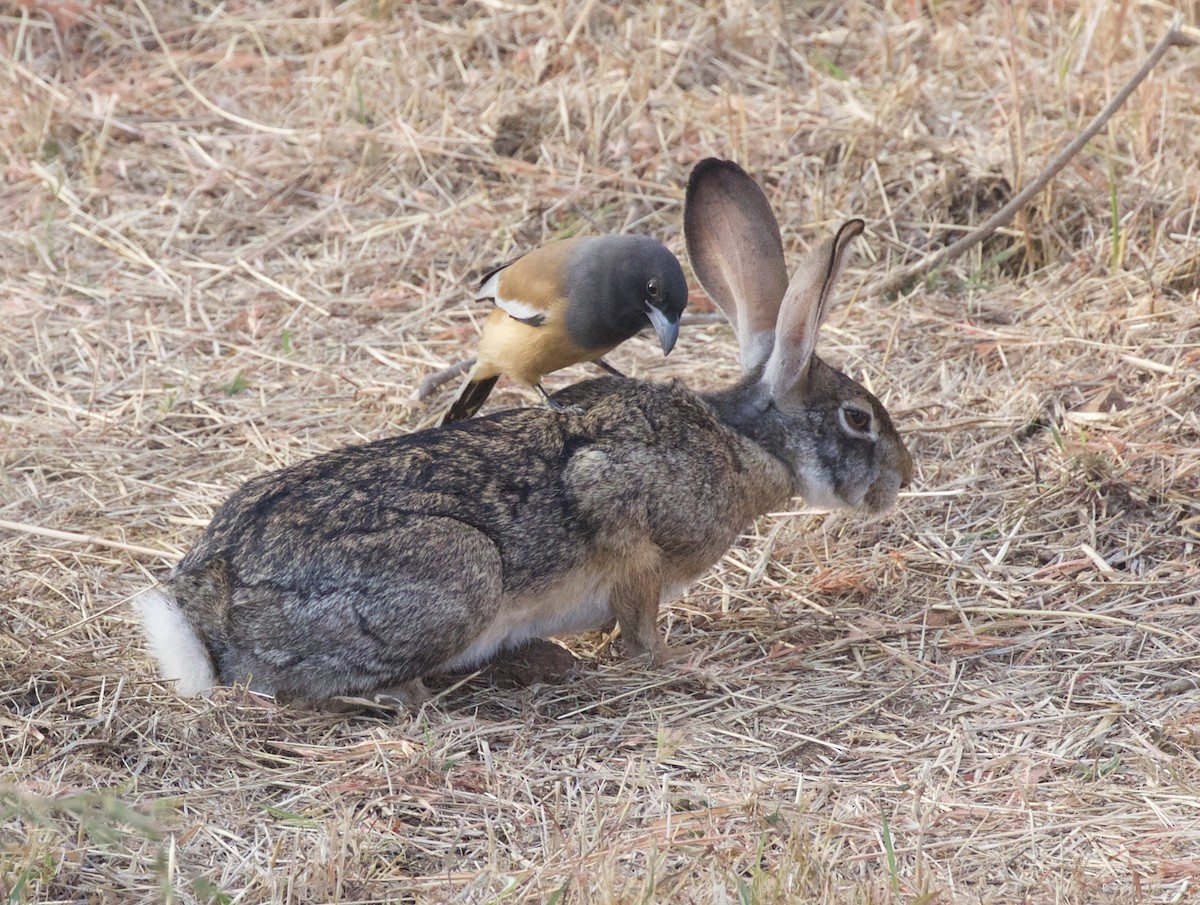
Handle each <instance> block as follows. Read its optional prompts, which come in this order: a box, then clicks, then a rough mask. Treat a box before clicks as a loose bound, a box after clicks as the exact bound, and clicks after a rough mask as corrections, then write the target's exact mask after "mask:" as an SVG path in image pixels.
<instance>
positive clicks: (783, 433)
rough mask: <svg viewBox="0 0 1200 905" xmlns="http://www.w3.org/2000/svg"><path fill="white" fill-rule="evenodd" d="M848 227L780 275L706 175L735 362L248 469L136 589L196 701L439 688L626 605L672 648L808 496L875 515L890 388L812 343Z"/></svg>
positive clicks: (769, 252) (632, 620) (709, 272)
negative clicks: (674, 632) (695, 387)
mask: <svg viewBox="0 0 1200 905" xmlns="http://www.w3.org/2000/svg"><path fill="white" fill-rule="evenodd" d="M862 228H863V227H862V222H861V221H859V220H852V221H850V222H848V223H846V224H845V225H844V226H842V227H841V228H840V229H839V230H838V231H837V234H836V235H835V236H834V237H833V238H832V239H830V240H828V241H826V242H825V243H824V244H822V245H821V246H820V247H819V248H818V249H817V250H816V251H815V252H814V253H813V254H812V256H811V257H810V258H809V259H808V261H807V262H806V263H805V264H803V265H802V266H801V267H800V269H799V270H798V271H797V272H796V274H795V276H794V277H793V278H792V279H791V280H790V281H789V280H788V277H787V271H786V269H785V265H784V257H783V247H782V243H781V241H780V235H779V227H778V225H777V223H776V221H775V217H774V216H773V214H772V213H771V209H770V206H769V205H768V203H767V200H766V198H765V196H764V195H763V193H762V191H761V190H760V189H759V187H758V186H757V185H756V184H755V182H754V181H753V180H752V179H751V178H750V177H749V176H748V175H747V174H746V173H745V172H744V171H743V170H742V169H741V168H740V167H738V166H737V165H736V164H734V163H732V162H729V161H722V160H715V159H708V160H704V161H702V162H701V163H699V164H698V165H697V166H696V167H695V169H694V171H693V172H692V175H691V179H690V181H689V184H688V189H687V201H686V208H685V235H686V239H687V247H688V251H689V254H690V255H691V259H692V264H693V266H694V268H695V270H696V273H697V275H698V276H699V278H700V282H701V283H702V284H703V286H704V287H705V289H706V290H707V291H708V294H709V295H710V296H711V297H712V298H713V300H714V301H715V302H716V303H717V304H718V305H719V306H720V307H721V309H722V310H723V311H724V312H725V313H726V315H727V316H728V317H729V319H730V320H731V321H732V322H733V324H734V327H735V330H736V333H737V338H738V344H739V347H740V352H741V366H742V377H741V379H740V380H739V381H738V382H737V383H735V384H734V385H732V386H729V387H726V388H724V389H720V390H717V391H716V392H711V393H705V394H700V393H696V392H694V391H692V390H691V389H689V388H688V387H686V386H684V385H683V384H682V383H679V382H672V383H666V384H655V383H645V382H641V381H637V380H628V379H622V378H614V377H603V378H599V379H596V380H591V381H588V382H584V383H580V384H575V385H573V386H571V387H568V388H567V389H565V390H563V391H562V392H560V393H558V394H557V396H556V398H557V399H558V401H559V402H561V403H563V404H564V405H565V406H568V407H567V408H564V409H563V410H562V411H553V410H551V409H549V408H546V407H541V406H539V407H534V408H522V409H514V410H509V411H503V412H499V413H497V414H494V415H491V416H487V417H482V418H477V419H474V420H470V421H463V422H459V423H456V424H452V425H449V426H446V427H439V428H433V429H430V430H426V431H421V432H418V433H414V434H410V435H407V436H402V437H395V438H391V439H387V440H380V441H377V442H374V443H368V444H366V445H363V446H355V447H350V448H346V449H340V450H336V451H334V452H330V453H327V454H325V455H321V456H318V457H316V458H314V459H310V460H308V461H305V462H301V463H299V464H297V465H293V466H291V467H288V468H284V469H281V470H279V471H275V472H272V473H269V474H266V475H264V476H262V477H259V478H255V479H254V480H251V481H249V482H247V483H246V484H245V485H244V486H243V487H242V488H241V489H239V490H238V491H237V492H236V493H234V494H233V496H231V497H230V498H229V500H228V501H227V502H226V503H225V504H224V505H223V506H222V507H221V508H220V509H219V510H218V511H217V513H216V515H215V516H214V518H213V520H212V522H211V524H209V526H208V528H207V529H206V530H205V531H204V533H203V534H202V535H201V536H200V538H199V540H197V542H196V544H195V546H194V547H192V549H191V551H190V552H189V553H188V554H187V556H186V557H185V558H184V559H183V560H182V561H181V562H180V563H179V565H178V566H177V567H176V569H175V570H174V572H173V573H172V574H171V576H170V577H169V578H168V579H167V580H166V581H165V582H164V583H163V584H162V585H161V586H160V587H157V588H154V589H151V590H150V591H147V592H146V593H145V594H144V595H143V596H142V597H141V599H140V605H139V609H140V613H141V618H142V621H143V625H144V628H145V631H146V634H147V635H148V638H149V642H150V645H151V647H152V649H153V651H154V653H155V654H156V656H157V658H158V661H159V663H160V666H161V671H162V675H163V676H164V677H165V678H167V679H173V680H175V682H176V685H177V688H178V690H179V691H180V692H181V693H184V694H195V693H202V692H205V691H206V690H208V689H210V688H212V687H213V686H214V685H216V684H218V683H234V682H246V683H248V684H249V687H250V688H251V689H253V690H255V691H258V692H263V693H267V694H271V695H275V696H276V697H277V698H279V699H281V700H290V701H293V702H304V703H318V702H321V701H323V700H325V699H329V698H332V697H335V696H345V695H352V696H378V695H383V694H387V695H392V696H396V697H400V698H401V699H404V700H409V701H417V700H420V699H422V698H423V697H424V694H425V692H424V686H423V685H422V683H421V680H422V678H423V677H426V676H430V675H434V674H437V673H441V672H444V671H448V670H455V669H460V668H464V667H471V666H473V665H476V664H481V663H483V662H484V661H486V660H488V659H489V658H491V657H492V656H493V655H495V654H497V653H499V652H501V651H504V650H506V649H508V648H512V647H515V646H517V645H519V644H522V643H523V642H525V641H527V640H529V639H533V638H545V637H548V636H553V635H562V634H568V633H571V632H578V631H582V630H585V629H590V628H594V627H599V626H603V625H605V624H608V623H609V622H611V620H613V619H614V618H615V619H616V621H617V623H618V624H619V625H620V629H621V636H622V638H623V639H624V644H625V647H626V650H627V652H628V653H629V654H630V655H634V656H645V657H648V658H649V660H650V661H651V662H652V663H661V662H663V661H665V660H667V659H668V658H670V657H671V656H672V654H673V651H672V649H671V648H670V647H669V646H668V645H667V643H666V642H665V641H664V639H663V638H662V637H661V635H660V633H659V631H658V629H657V626H656V619H657V615H658V610H659V604H660V602H661V601H663V600H665V599H670V596H671V595H673V594H675V593H676V591H677V590H678V589H680V588H682V587H683V586H685V585H686V584H687V583H688V582H690V581H691V580H693V579H694V578H696V577H697V576H698V575H700V574H701V573H702V572H704V571H705V570H706V569H708V568H709V567H710V566H712V565H713V564H714V563H715V562H716V561H717V560H718V559H719V558H720V557H721V555H722V554H723V553H724V552H725V551H726V550H727V549H728V548H729V546H730V545H731V544H732V543H733V542H734V540H735V539H736V538H737V537H738V535H739V534H741V533H742V532H743V531H744V530H745V529H746V527H747V526H748V525H749V524H750V523H751V522H752V521H753V520H754V519H755V518H756V517H758V516H759V515H762V514H763V513H766V512H768V511H770V510H773V509H778V508H780V507H782V506H784V505H785V504H786V503H787V502H788V500H790V499H791V498H792V497H794V496H797V495H799V496H802V497H804V498H805V500H807V501H808V502H809V503H811V504H814V505H818V506H824V507H843V508H850V509H861V510H865V511H867V512H880V511H883V510H886V509H888V508H889V507H891V506H892V505H893V504H894V503H895V501H896V497H897V493H898V491H899V490H900V488H902V487H904V486H905V485H906V484H908V482H909V480H910V478H911V474H912V459H911V458H910V456H909V453H908V451H907V449H905V446H904V443H903V442H902V441H901V439H900V437H899V436H898V435H897V433H896V429H895V428H894V427H893V425H892V420H891V418H889V417H888V413H887V412H886V411H885V410H884V408H883V406H882V405H881V404H880V402H879V400H878V399H876V398H875V397H874V396H872V395H871V394H870V393H869V392H867V390H865V389H864V388H863V387H862V386H860V385H859V384H858V383H856V382H855V381H853V380H851V379H850V378H849V377H847V376H846V375H845V374H843V373H842V372H840V371H838V370H836V369H834V368H833V367H831V366H830V365H828V364H826V363H825V362H824V361H822V360H821V359H820V358H819V357H818V356H817V355H816V351H815V349H816V344H817V334H818V332H819V330H820V327H821V323H822V321H823V320H824V318H825V315H826V312H827V310H828V307H829V304H830V300H831V297H832V294H833V288H834V285H835V282H836V280H837V276H838V272H839V270H840V269H841V265H842V261H843V258H844V257H845V254H846V249H847V247H848V245H849V244H850V241H851V240H852V239H853V238H854V237H855V236H857V235H859V233H860V232H861V231H862Z"/></svg>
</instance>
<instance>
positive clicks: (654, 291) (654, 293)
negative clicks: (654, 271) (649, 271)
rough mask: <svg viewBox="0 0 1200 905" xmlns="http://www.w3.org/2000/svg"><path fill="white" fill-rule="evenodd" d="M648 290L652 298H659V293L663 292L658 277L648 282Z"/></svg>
mask: <svg viewBox="0 0 1200 905" xmlns="http://www.w3.org/2000/svg"><path fill="white" fill-rule="evenodd" d="M646 292H648V293H649V294H650V298H652V299H656V298H658V294H659V293H660V292H662V289H660V288H659V285H658V280H657V279H654V280H651V281H650V282H649V283H647V284H646Z"/></svg>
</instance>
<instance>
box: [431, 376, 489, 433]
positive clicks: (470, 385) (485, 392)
mask: <svg viewBox="0 0 1200 905" xmlns="http://www.w3.org/2000/svg"><path fill="white" fill-rule="evenodd" d="M499 379H500V375H498V374H497V375H495V376H494V377H480V378H475V377H468V378H467V382H466V383H464V384H463V385H462V389H460V390H459V391H458V396H457V397H456V398H455V400H454V403H453V404H452V405H451V406H450V408H449V409H447V410H446V414H444V415H442V420H441V421H439V422H438V424H439V425H441V424H453V423H454V422H455V421H462V420H463V419H464V418H470V417H471V416H472V415H474V414H475V413H476V412H477V411H479V409H480V407H481V406H482V405H483V403H484V402H486V401H487V398H488V396H489V395H490V394H491V392H492V387H494V386H495V385H496V381H497V380H499Z"/></svg>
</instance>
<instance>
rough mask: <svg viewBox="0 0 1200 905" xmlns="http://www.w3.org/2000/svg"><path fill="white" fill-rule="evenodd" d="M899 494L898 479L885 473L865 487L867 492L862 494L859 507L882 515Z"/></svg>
mask: <svg viewBox="0 0 1200 905" xmlns="http://www.w3.org/2000/svg"><path fill="white" fill-rule="evenodd" d="M899 496H900V481H899V479H897V478H893V477H891V476H890V475H885V476H883V477H881V478H879V480H877V481H876V482H875V483H874V484H872V485H871V486H870V487H869V488H868V489H867V492H866V493H865V494H864V495H863V499H862V503H861V504H860V508H862V509H865V510H866V511H867V512H870V513H871V514H872V515H882V514H883V513H885V512H887V511H889V510H890V509H891V508H892V507H893V506H895V505H896V499H897V497H899Z"/></svg>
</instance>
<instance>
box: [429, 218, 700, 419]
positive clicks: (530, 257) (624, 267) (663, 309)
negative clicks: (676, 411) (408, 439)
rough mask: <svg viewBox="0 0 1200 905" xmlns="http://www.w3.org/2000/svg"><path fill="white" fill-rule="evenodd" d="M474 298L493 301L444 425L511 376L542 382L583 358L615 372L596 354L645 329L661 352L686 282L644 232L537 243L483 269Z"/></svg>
mask: <svg viewBox="0 0 1200 905" xmlns="http://www.w3.org/2000/svg"><path fill="white" fill-rule="evenodd" d="M475 298H476V300H486V299H490V300H491V301H492V302H493V304H494V305H495V308H494V309H493V310H492V312H491V313H490V314H489V315H488V318H487V320H486V321H485V322H484V325H483V330H482V331H481V332H480V337H479V353H478V355H477V356H476V360H475V365H474V367H473V368H472V369H471V372H470V373H469V374H468V375H467V378H466V380H465V382H464V383H463V385H462V387H461V388H460V389H459V392H458V396H457V397H456V398H455V400H454V402H453V403H452V404H451V406H450V408H449V409H447V411H446V413H445V415H443V416H442V419H441V422H440V423H441V424H450V423H452V422H454V421H461V420H462V419H464V418H470V417H471V416H472V415H474V414H475V413H476V412H478V411H479V409H480V407H481V406H482V405H483V403H484V401H485V400H486V399H487V397H488V394H489V393H491V391H492V388H493V387H494V386H495V385H496V381H497V380H499V379H500V375H501V374H507V375H508V376H509V377H511V378H512V379H513V380H515V381H517V382H518V383H522V384H525V385H527V386H532V387H533V388H534V389H535V390H537V392H538V394H539V395H540V396H541V397H542V399H543V400H544V401H545V402H546V404H547V405H548V406H549V407H550V408H552V409H554V410H556V411H557V410H561V409H562V408H563V406H560V405H559V404H558V403H556V402H555V401H554V400H553V399H551V398H550V395H549V394H548V393H547V392H546V389H545V388H544V387H543V386H542V378H543V377H545V376H546V375H547V374H549V373H550V372H552V371H557V370H559V369H560V368H565V367H567V366H568V365H572V364H577V363H579V362H584V361H592V362H596V363H597V364H598V365H599V366H600V367H602V368H604V369H605V370H607V371H609V372H610V373H613V374H617V375H618V376H620V372H619V371H617V370H616V369H615V368H612V367H611V366H609V365H608V364H607V362H604V361H601V360H600V358H601V356H603V355H604V354H605V353H607V352H610V351H611V350H613V349H615V348H616V347H617V346H619V345H620V344H621V343H623V342H624V341H625V340H627V339H629V338H630V337H631V336H633V335H634V334H636V333H638V332H639V331H640V330H642V329H643V328H645V327H653V328H654V332H655V333H656V334H658V341H659V343H660V344H661V345H662V350H663V354H664V355H669V354H670V352H671V349H672V348H674V346H675V340H676V339H677V338H678V336H679V318H680V316H681V315H682V314H683V309H684V308H685V307H686V306H687V299H688V286H687V280H686V279H685V278H684V275H683V268H682V267H681V266H680V264H679V260H678V259H677V258H676V257H675V255H674V254H672V253H671V252H670V251H669V250H668V249H667V247H666V246H665V245H663V244H662V243H661V242H659V241H658V240H656V239H652V238H651V237H649V236H643V235H605V236H577V237H575V238H571V239H562V240H559V241H556V242H551V243H549V244H547V245H543V246H541V247H539V248H536V249H534V250H533V251H530V252H528V253H526V254H524V255H522V256H521V257H519V258H516V259H515V260H513V261H510V262H508V263H507V264H504V265H502V266H500V267H497V268H496V269H494V270H491V271H489V272H488V273H486V274H484V276H483V279H482V282H481V283H480V286H479V290H478V291H477V292H476V294H475Z"/></svg>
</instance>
